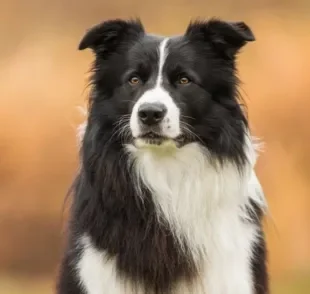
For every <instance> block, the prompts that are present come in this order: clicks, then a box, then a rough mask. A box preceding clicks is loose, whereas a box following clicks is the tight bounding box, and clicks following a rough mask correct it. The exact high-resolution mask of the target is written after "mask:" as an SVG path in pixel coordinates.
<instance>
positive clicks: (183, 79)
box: [178, 76, 191, 85]
mask: <svg viewBox="0 0 310 294" xmlns="http://www.w3.org/2000/svg"><path fill="white" fill-rule="evenodd" d="M190 82H191V81H190V79H189V78H188V77H186V76H181V77H179V81H178V83H179V84H181V85H186V84H189V83H190Z"/></svg>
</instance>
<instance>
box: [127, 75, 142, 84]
mask: <svg viewBox="0 0 310 294" xmlns="http://www.w3.org/2000/svg"><path fill="white" fill-rule="evenodd" d="M139 83H140V79H139V78H138V77H137V76H133V77H131V78H130V79H129V84H131V85H138V84H139Z"/></svg>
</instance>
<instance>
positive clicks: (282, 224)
mask: <svg viewBox="0 0 310 294" xmlns="http://www.w3.org/2000/svg"><path fill="white" fill-rule="evenodd" d="M131 16H140V17H141V18H142V21H143V22H144V24H145V27H146V28H147V30H148V31H150V32H153V33H159V34H179V33H182V32H183V31H184V30H185V28H186V26H187V24H188V22H189V20H190V19H192V18H195V17H197V16H200V17H212V16H218V17H221V18H224V19H227V20H244V21H245V22H246V23H247V24H249V25H250V27H251V28H252V29H253V31H254V33H255V35H256V38H257V41H256V42H254V43H251V44H249V45H247V46H246V47H245V48H244V50H243V53H242V54H241V55H240V58H239V69H240V76H241V79H242V81H243V85H242V93H243V96H244V98H245V99H246V101H247V104H248V108H249V117H250V123H251V125H252V129H253V133H254V134H255V135H256V136H258V137H260V138H262V139H263V140H264V141H265V148H264V149H265V151H264V153H263V154H262V155H261V157H260V159H259V162H258V165H257V173H258V175H259V177H260V180H261V182H262V184H263V186H264V190H265V193H266V195H267V198H268V201H269V206H270V215H269V216H268V218H267V219H266V222H265V223H266V231H267V237H268V247H269V268H270V273H271V284H272V293H275V294H287V293H292V294H293V293H294V294H306V293H310V213H309V211H310V153H309V150H310V87H309V82H310V54H309V52H310V34H309V31H310V1H309V0H304V1H297V0H251V1H248V0H226V1H225V0H216V1H215V0H214V1H213V0H209V1H207V0H201V1H200V0H188V1H187V0H178V1H176V0H169V1H168V0H166V1H162V0H160V1H142V0H131V1H126V0H122V1H121V0H114V1H104V0H102V1H99V0H88V1H79V0H75V1H69V0H67V1H65V0H54V1H47V0H27V1H26V0H2V1H1V10H0V20H1V26H0V35H1V46H0V48H1V49H0V50H1V54H0V66H1V71H0V102H1V104H0V152H1V153H0V232H1V236H2V238H1V240H0V294H4V293H5V294H20V293H25V294H28V293H31V294H38V293H40V294H49V293H53V292H54V290H53V289H54V280H55V276H56V273H57V266H58V263H59V260H60V255H61V248H62V245H63V240H64V238H63V232H64V227H65V220H66V215H67V209H66V208H65V207H66V206H64V198H65V195H66V193H67V190H68V188H69V186H70V184H71V181H72V180H73V178H74V175H75V172H76V169H77V141H76V134H75V129H76V126H77V125H78V124H79V123H80V122H82V120H83V116H82V115H81V113H80V112H79V110H78V109H77V107H78V106H83V105H85V103H86V98H87V89H86V83H87V71H88V68H89V65H90V63H91V61H92V54H91V52H86V51H85V52H79V51H78V50H77V45H78V43H79V41H80V39H81V37H82V36H83V34H84V32H85V30H86V29H87V28H89V27H90V26H92V25H93V24H96V23H98V22H100V21H102V20H105V19H108V18H115V17H131Z"/></svg>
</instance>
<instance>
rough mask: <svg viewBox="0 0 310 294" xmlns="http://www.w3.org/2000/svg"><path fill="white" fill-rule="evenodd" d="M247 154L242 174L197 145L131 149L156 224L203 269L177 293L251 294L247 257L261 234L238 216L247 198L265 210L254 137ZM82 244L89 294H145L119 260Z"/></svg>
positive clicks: (83, 273) (83, 271)
mask: <svg viewBox="0 0 310 294" xmlns="http://www.w3.org/2000/svg"><path fill="white" fill-rule="evenodd" d="M246 148H247V149H246V150H247V153H248V160H249V164H248V165H247V166H246V167H245V169H244V171H243V173H240V172H239V171H238V169H237V168H236V167H235V166H234V165H233V164H231V163H229V162H226V163H225V164H224V166H222V167H221V166H220V165H218V164H216V163H214V162H212V163H211V161H210V160H209V159H210V158H209V157H208V152H207V150H205V149H204V148H203V147H202V146H200V145H199V144H197V143H192V144H188V145H186V146H184V147H182V148H180V149H175V150H174V153H171V152H168V153H165V152H154V149H148V148H139V149H138V148H137V147H134V146H132V145H130V146H128V150H129V152H130V154H131V155H132V158H133V160H134V161H135V170H136V177H137V179H138V181H137V187H138V190H139V185H140V184H142V183H143V184H144V185H146V186H147V187H148V188H149V189H150V190H151V192H152V195H153V201H154V203H155V205H156V208H157V212H158V218H159V220H165V221H166V222H168V223H169V225H170V228H171V230H172V232H173V234H174V235H175V237H176V238H177V239H178V240H179V243H180V246H181V248H182V245H183V244H184V243H183V242H184V240H185V242H186V243H187V244H188V245H189V246H190V249H191V252H192V254H193V258H194V259H195V262H196V264H197V266H198V267H199V269H200V276H199V277H197V280H196V281H195V282H194V283H193V285H188V284H187V283H186V282H182V281H181V282H180V283H179V284H178V285H176V287H175V289H174V293H176V294H183V293H188V294H190V293H195V294H203V293H206V294H253V293H254V290H253V283H252V275H251V268H250V259H251V250H252V247H253V244H255V242H256V240H257V228H256V227H255V225H253V224H250V223H245V222H242V221H241V219H240V216H243V214H244V209H243V208H244V207H245V205H246V204H247V203H248V202H249V200H250V199H252V200H254V201H255V202H256V203H258V204H259V205H261V206H262V205H263V204H264V203H265V200H264V195H263V193H262V189H261V186H260V184H259V182H258V180H257V178H256V175H255V172H254V170H253V168H254V164H255V161H256V156H255V152H254V148H253V145H252V142H251V140H250V139H249V138H248V140H247V146H246ZM81 244H82V246H83V248H84V250H83V254H82V257H81V260H80V262H79V264H78V267H77V269H78V272H79V275H80V278H81V281H82V284H83V285H84V287H85V289H86V290H87V292H86V293H87V294H99V293H106V294H112V293H113V294H136V293H137V294H139V293H140V290H138V289H136V290H135V291H133V290H130V289H131V288H130V285H129V284H128V282H126V281H122V280H121V279H120V278H119V277H117V275H116V271H115V261H114V260H113V259H110V260H107V259H106V258H105V255H104V252H99V251H97V250H96V249H94V248H93V246H92V245H91V242H90V240H89V238H87V237H85V236H84V237H83V238H82V240H81ZM125 285H126V286H125ZM128 285H129V286H128Z"/></svg>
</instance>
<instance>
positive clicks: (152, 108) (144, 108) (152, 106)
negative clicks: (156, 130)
mask: <svg viewBox="0 0 310 294" xmlns="http://www.w3.org/2000/svg"><path fill="white" fill-rule="evenodd" d="M166 113H167V108H166V106H165V105H163V104H161V103H144V104H142V105H141V106H140V108H139V110H138V116H139V119H140V121H141V122H142V123H144V124H146V125H154V124H158V123H160V122H161V121H162V120H163V118H164V116H165V114H166Z"/></svg>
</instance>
